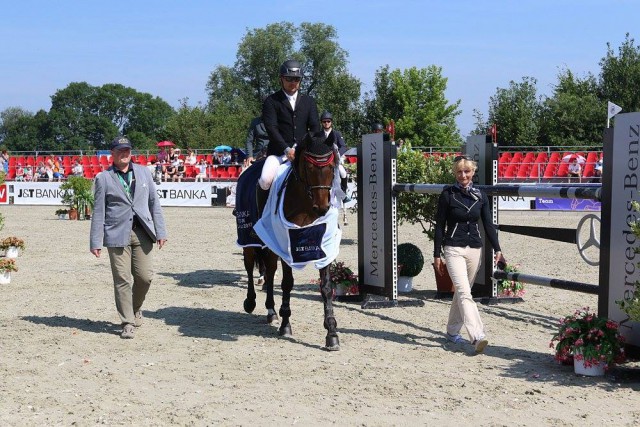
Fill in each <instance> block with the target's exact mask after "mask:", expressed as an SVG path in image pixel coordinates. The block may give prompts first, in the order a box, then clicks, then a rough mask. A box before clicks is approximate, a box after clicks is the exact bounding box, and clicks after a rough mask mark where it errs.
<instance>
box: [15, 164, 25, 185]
mask: <svg viewBox="0 0 640 427" xmlns="http://www.w3.org/2000/svg"><path fill="white" fill-rule="evenodd" d="M16 181H24V168H23V167H22V163H18V164H17V165H16Z"/></svg>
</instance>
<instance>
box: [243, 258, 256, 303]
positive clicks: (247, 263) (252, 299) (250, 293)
mask: <svg viewBox="0 0 640 427" xmlns="http://www.w3.org/2000/svg"><path fill="white" fill-rule="evenodd" d="M255 251H256V249H254V248H249V247H247V248H242V255H243V258H244V269H245V270H246V272H247V279H248V281H249V285H248V287H247V298H245V300H244V311H246V312H247V313H253V310H254V309H255V308H256V289H255V287H254V284H253V264H254V262H255Z"/></svg>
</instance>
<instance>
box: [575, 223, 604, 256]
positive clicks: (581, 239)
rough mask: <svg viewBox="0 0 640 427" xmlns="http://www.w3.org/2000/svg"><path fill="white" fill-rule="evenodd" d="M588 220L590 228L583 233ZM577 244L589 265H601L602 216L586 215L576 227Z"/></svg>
mask: <svg viewBox="0 0 640 427" xmlns="http://www.w3.org/2000/svg"><path fill="white" fill-rule="evenodd" d="M587 221H588V227H589V228H588V230H586V227H585V232H584V233H582V228H583V225H585V224H586V223H587ZM576 244H577V245H578V252H579V253H580V256H581V257H582V259H583V260H584V261H585V262H586V263H587V264H589V265H593V266H596V265H600V218H599V217H598V216H597V215H595V214H588V215H585V216H584V217H583V218H582V219H581V220H580V222H579V223H578V227H577V228H576Z"/></svg>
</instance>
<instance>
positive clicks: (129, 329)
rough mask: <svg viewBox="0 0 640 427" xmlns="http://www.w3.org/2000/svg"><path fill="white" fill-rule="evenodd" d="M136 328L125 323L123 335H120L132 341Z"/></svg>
mask: <svg viewBox="0 0 640 427" xmlns="http://www.w3.org/2000/svg"><path fill="white" fill-rule="evenodd" d="M133 331H134V327H133V325H132V324H131V323H125V325H124V326H123V327H122V333H121V334H120V338H124V339H131V338H133Z"/></svg>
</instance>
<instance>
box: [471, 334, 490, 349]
mask: <svg viewBox="0 0 640 427" xmlns="http://www.w3.org/2000/svg"><path fill="white" fill-rule="evenodd" d="M488 344H489V340H487V338H486V337H480V338H478V339H477V340H475V341H474V342H473V345H474V346H475V348H476V353H482V352H483V351H484V349H485V348H486V347H487V345H488Z"/></svg>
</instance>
